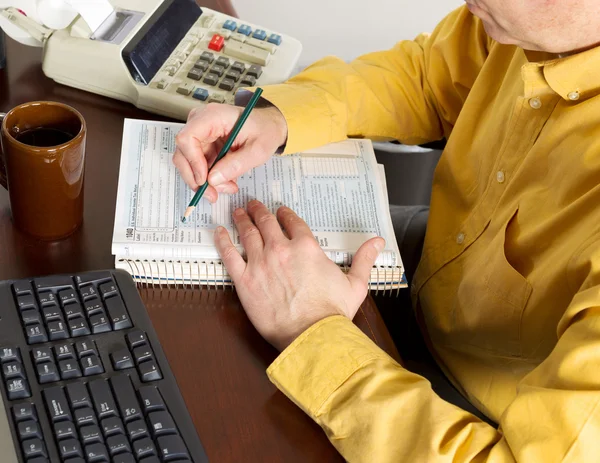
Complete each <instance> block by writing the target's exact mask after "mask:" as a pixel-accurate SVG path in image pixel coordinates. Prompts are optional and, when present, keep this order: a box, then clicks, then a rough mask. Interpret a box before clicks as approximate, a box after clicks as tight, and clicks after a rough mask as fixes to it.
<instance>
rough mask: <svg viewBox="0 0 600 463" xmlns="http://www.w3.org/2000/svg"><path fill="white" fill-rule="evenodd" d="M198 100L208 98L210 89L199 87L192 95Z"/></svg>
mask: <svg viewBox="0 0 600 463" xmlns="http://www.w3.org/2000/svg"><path fill="white" fill-rule="evenodd" d="M192 96H193V97H194V98H195V99H196V100H201V101H205V100H206V99H207V98H208V90H206V89H205V88H197V89H196V90H194V94H193V95H192Z"/></svg>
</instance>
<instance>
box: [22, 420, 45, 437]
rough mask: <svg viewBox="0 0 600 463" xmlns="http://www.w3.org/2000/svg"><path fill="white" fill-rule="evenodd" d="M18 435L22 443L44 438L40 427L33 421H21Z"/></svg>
mask: <svg viewBox="0 0 600 463" xmlns="http://www.w3.org/2000/svg"><path fill="white" fill-rule="evenodd" d="M18 434H19V440H21V441H24V440H27V439H33V438H38V439H41V438H42V431H41V429H40V427H39V425H38V424H37V423H36V422H35V421H33V420H27V421H21V422H20V423H19V426H18Z"/></svg>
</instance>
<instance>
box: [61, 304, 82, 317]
mask: <svg viewBox="0 0 600 463" xmlns="http://www.w3.org/2000/svg"><path fill="white" fill-rule="evenodd" d="M64 311H65V315H66V317H67V320H70V319H72V318H77V317H83V307H81V304H80V303H79V302H76V303H72V304H67V305H66V306H65V307H64Z"/></svg>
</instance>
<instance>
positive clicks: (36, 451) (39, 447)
mask: <svg viewBox="0 0 600 463" xmlns="http://www.w3.org/2000/svg"><path fill="white" fill-rule="evenodd" d="M22 445H23V455H24V456H25V459H26V460H30V459H31V458H34V457H47V456H48V453H47V452H46V445H45V444H44V442H42V441H41V440H40V439H28V440H26V441H24V442H23V444H22Z"/></svg>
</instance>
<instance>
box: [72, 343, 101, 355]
mask: <svg viewBox="0 0 600 463" xmlns="http://www.w3.org/2000/svg"><path fill="white" fill-rule="evenodd" d="M75 351H76V352H77V357H78V358H82V357H86V356H88V355H92V354H95V355H98V351H97V350H96V346H95V345H94V341H77V342H76V343H75Z"/></svg>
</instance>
